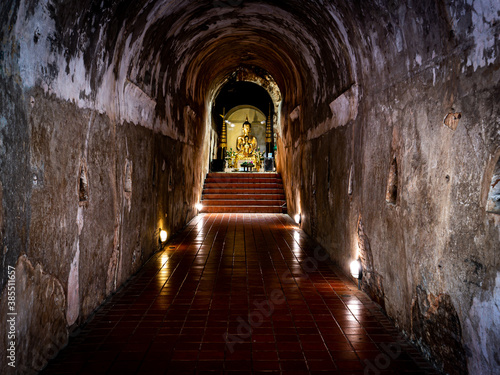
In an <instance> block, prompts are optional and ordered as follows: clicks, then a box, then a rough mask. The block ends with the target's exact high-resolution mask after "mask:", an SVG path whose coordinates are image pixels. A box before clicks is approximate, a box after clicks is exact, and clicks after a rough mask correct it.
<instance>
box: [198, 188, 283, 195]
mask: <svg viewBox="0 0 500 375" xmlns="http://www.w3.org/2000/svg"><path fill="white" fill-rule="evenodd" d="M205 194H283V189H282V188H281V189H229V188H225V189H216V188H210V189H204V190H203V195H205Z"/></svg>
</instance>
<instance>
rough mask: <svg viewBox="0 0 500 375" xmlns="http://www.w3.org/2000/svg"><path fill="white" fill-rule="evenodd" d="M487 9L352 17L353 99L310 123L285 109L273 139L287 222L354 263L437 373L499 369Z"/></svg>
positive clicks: (494, 64) (499, 78)
mask: <svg viewBox="0 0 500 375" xmlns="http://www.w3.org/2000/svg"><path fill="white" fill-rule="evenodd" d="M499 10H500V9H499V8H498V4H494V3H493V2H476V1H472V2H469V3H468V4H465V3H460V2H454V3H453V4H446V5H444V4H435V3H434V2H419V5H417V4H416V3H414V4H406V5H404V4H399V5H396V3H393V6H392V7H391V4H389V3H388V5H387V8H386V9H384V8H379V11H380V12H373V14H372V15H365V16H364V17H361V18H360V19H362V20H363V21H364V22H360V24H359V26H358V27H359V30H364V31H365V35H366V36H364V37H362V42H361V41H360V40H359V39H357V38H355V37H354V36H352V37H351V39H350V40H351V41H354V43H356V44H362V45H363V46H365V48H354V50H355V51H356V57H355V59H356V60H357V66H359V69H360V72H359V74H358V75H357V77H358V78H357V81H356V85H357V86H358V94H357V101H358V102H357V103H356V102H355V101H352V100H351V101H350V103H348V102H347V101H346V104H348V105H345V106H337V105H336V106H335V110H334V108H332V114H331V115H330V118H328V119H327V120H325V121H324V122H321V123H319V124H318V123H314V122H313V121H311V120H310V119H311V118H312V117H313V112H314V108H311V107H307V106H305V105H304V106H301V107H300V116H298V117H297V115H296V113H294V112H291V111H290V113H285V114H284V115H283V124H282V126H283V137H282V138H281V140H280V143H279V144H280V148H279V150H280V156H281V158H280V160H279V162H280V163H279V166H280V171H281V172H282V174H283V176H284V181H285V185H286V193H287V200H288V203H289V212H290V214H292V215H293V214H295V213H296V212H301V213H302V227H303V228H304V230H305V231H306V232H308V233H309V234H311V235H312V236H313V237H315V238H316V239H317V240H318V241H319V242H320V243H321V244H322V245H324V246H325V247H326V248H327V249H329V251H330V254H331V257H332V259H333V260H334V261H335V262H337V263H338V264H339V265H340V266H342V267H343V268H344V270H345V271H346V273H348V272H349V263H350V261H352V260H353V259H355V258H358V257H359V258H360V259H361V261H362V264H363V269H364V279H363V284H362V287H363V289H364V290H365V291H366V292H367V293H368V294H369V295H370V296H371V297H372V298H373V299H374V300H375V301H377V302H379V304H380V305H381V306H382V307H383V308H384V309H385V311H386V312H387V314H388V315H389V317H391V319H393V320H394V322H395V324H396V325H397V326H398V327H399V328H400V329H401V330H402V331H403V332H404V333H405V334H406V335H407V336H408V337H409V338H411V339H412V340H413V341H414V343H415V344H416V345H418V346H419V347H420V348H421V350H422V351H423V352H424V353H425V354H426V355H427V356H428V357H429V358H430V359H431V360H432V361H433V362H434V363H435V364H436V366H437V367H438V368H440V369H442V370H443V371H445V372H446V373H450V374H462V373H468V372H469V373H471V374H494V373H496V372H497V371H498V368H500V361H499V359H500V358H499V357H498V355H497V354H496V352H497V351H498V349H499V348H500V336H499V334H498V332H500V330H499V328H500V310H499V309H500V300H499V299H498V280H499V277H500V262H499V259H500V258H499V257H498V254H499V253H498V251H499V250H498V249H500V216H499V215H498V214H494V213H488V212H487V210H486V203H487V202H486V201H487V195H488V191H489V188H490V184H491V181H492V174H493V170H494V166H495V164H496V163H497V160H498V158H499V155H500V122H499V119H500V107H499V106H498V103H497V102H498V98H499V97H500V86H499V82H500V74H499V71H500V70H499V67H500V61H499V60H498V57H497V56H498V51H499V48H500V45H499V43H498V32H499V28H498V25H499V23H498V20H499V17H498V14H499V13H498V12H499ZM378 17H379V18H380V19H381V20H383V21H382V22H380V20H378V21H377V18H378ZM358 20H359V19H358ZM353 33H354V32H353ZM495 35H496V37H495ZM360 62H362V64H361V63H360ZM353 65H355V64H354V63H353ZM360 65H362V67H361V66H360ZM344 101H345V100H344ZM356 106H357V107H356ZM331 107H334V106H332V105H331ZM353 113H354V114H355V115H353ZM339 118H340V119H342V118H345V119H347V121H339ZM301 129H308V131H307V132H304V131H301ZM293 134H298V136H293ZM351 175H352V176H353V177H352V180H351V181H350V176H351ZM350 186H351V189H350ZM349 190H351V192H350V191H349ZM361 223H362V226H361V225H360V224H361ZM493 348H496V349H493Z"/></svg>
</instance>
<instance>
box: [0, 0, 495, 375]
mask: <svg viewBox="0 0 500 375" xmlns="http://www.w3.org/2000/svg"><path fill="white" fill-rule="evenodd" d="M499 19H500V6H499V5H498V2H497V1H494V0H467V1H462V0H456V1H448V2H442V1H438V2H436V1H430V0H429V1H411V0H408V1H402V2H396V1H388V2H380V1H376V0H369V1H368V0H367V1H363V2H344V1H330V2H323V1H319V0H318V1H316V0H314V1H308V2H304V1H272V2H270V1H269V2H268V1H253V0H248V1H242V0H238V1H208V0H206V1H196V2H193V1H187V0H179V1H174V2H171V1H161V0H158V1H149V2H148V1H137V0H110V1H103V2H94V1H90V0H84V1H64V2H57V1H52V0H44V1H33V0H7V1H3V2H2V4H1V5H0V46H1V49H0V197H1V205H0V230H1V233H2V236H1V243H0V245H1V249H2V252H1V254H2V269H1V275H0V276H1V279H0V290H2V294H1V303H0V312H1V315H2V316H3V317H4V316H6V313H7V308H8V304H7V301H8V285H9V284H8V280H9V275H12V274H13V273H12V272H11V273H10V274H9V271H12V269H15V277H16V288H17V290H16V309H17V311H18V312H19V315H18V317H17V322H16V334H17V337H18V339H19V338H20V337H23V339H22V340H18V347H17V356H16V365H17V371H18V372H25V373H29V372H34V371H37V370H39V369H41V368H43V366H44V365H45V363H46V362H47V360H48V359H50V358H51V357H53V356H54V355H55V354H56V353H57V351H58V350H59V349H60V348H61V347H62V346H64V345H65V343H66V342H67V339H68V335H69V332H70V331H71V330H72V329H73V327H75V325H78V324H81V323H82V322H84V321H85V320H86V319H87V318H88V317H89V316H90V314H91V313H92V311H94V310H95V309H96V308H97V307H98V306H99V305H100V303H101V302H102V301H104V300H105V299H106V298H107V296H109V295H110V294H112V293H113V292H114V291H115V290H116V289H117V288H119V286H120V285H121V284H122V283H123V282H125V281H126V280H127V278H128V277H130V276H131V275H132V274H133V273H134V272H135V271H137V269H138V268H139V267H140V266H141V265H142V264H143V263H144V262H145V261H146V260H147V259H148V257H149V256H150V255H151V254H152V253H153V252H154V251H155V250H156V249H157V248H158V232H159V228H162V229H166V230H167V231H168V233H169V234H170V235H171V234H173V233H174V232H175V231H176V230H178V229H179V228H181V227H182V226H184V225H185V224H186V223H187V222H188V221H189V220H190V219H191V218H192V217H193V216H194V215H196V210H195V208H194V205H195V203H196V202H198V200H199V197H200V193H201V188H202V183H203V178H204V175H205V173H206V171H207V168H208V161H209V145H208V144H209V141H210V139H211V138H213V135H214V134H213V133H214V128H213V126H212V113H211V108H212V101H213V99H214V98H215V97H216V95H217V93H218V92H219V91H220V89H221V88H222V87H223V85H224V84H225V83H226V82H228V81H230V80H240V81H249V82H254V83H258V84H260V85H261V86H263V87H264V88H265V89H266V90H267V91H268V92H269V94H270V97H271V98H273V99H274V101H275V111H276V113H277V114H278V116H277V123H276V130H277V132H278V160H277V165H278V170H279V171H280V172H281V174H282V176H283V179H284V184H285V189H286V195H287V203H288V210H289V214H291V215H294V214H296V213H299V212H300V213H301V214H302V224H301V225H302V227H303V228H304V229H305V230H306V231H307V232H308V233H309V234H310V235H311V236H312V237H314V238H315V239H316V240H317V241H318V242H320V243H321V244H322V245H323V246H324V247H325V248H326V249H327V250H328V251H329V253H330V255H331V258H332V259H333V260H334V261H336V262H337V263H338V264H339V265H340V266H341V267H343V268H344V269H345V270H346V272H348V267H349V263H350V261H351V260H352V259H354V258H356V257H358V256H359V257H360V259H361V261H362V265H363V270H364V278H363V283H362V285H363V288H364V290H366V291H367V293H369V294H370V296H371V297H372V298H373V299H374V300H376V301H377V302H378V303H379V304H380V305H381V307H382V308H384V309H385V311H386V312H387V314H388V316H389V317H390V318H391V319H393V320H394V322H395V324H396V325H397V326H398V327H399V328H400V329H401V330H402V331H403V332H404V333H405V334H406V335H407V336H408V337H409V338H411V339H412V340H413V342H414V343H416V344H417V345H418V346H419V347H420V348H421V349H422V351H423V352H424V353H425V354H426V355H428V356H429V358H431V359H432V360H433V361H434V363H435V364H436V366H437V367H438V368H440V369H443V370H444V371H445V372H448V373H456V374H463V373H471V374H494V373H496V372H498V369H499V368H500V358H499V356H498V353H499V352H500V350H499V349H500V310H499V308H500V307H499V306H500V259H499V249H500V229H499V228H500V226H499V225H500V224H499V223H500V217H499V215H498V214H497V213H490V212H487V211H488V210H487V209H486V208H487V207H489V206H491V203H488V197H489V196H490V197H491V196H492V195H491V194H490V187H491V185H492V183H493V184H494V183H495V181H494V178H493V176H494V171H495V168H496V167H495V166H496V165H497V162H498V158H499V156H500V121H499V119H500V109H499V105H498V99H499V98H500V85H499V81H500V70H499V67H500V62H499V58H498V55H499V52H500V51H499V48H500V43H499V41H498V40H499V38H498V35H499V28H500V26H499ZM9 267H13V268H9ZM0 327H1V328H0V331H1V332H0V335H1V337H5V336H6V334H7V333H6V332H5V331H6V330H7V329H8V326H7V325H4V324H2V325H0ZM5 345H6V342H5V340H1V341H0V352H2V353H4V352H5V351H6V347H5ZM0 368H1V369H2V371H4V370H5V371H11V372H12V369H11V368H9V366H8V364H7V363H6V358H5V357H4V356H1V357H0Z"/></svg>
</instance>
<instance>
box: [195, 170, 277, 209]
mask: <svg viewBox="0 0 500 375" xmlns="http://www.w3.org/2000/svg"><path fill="white" fill-rule="evenodd" d="M201 203H202V205H203V208H202V209H201V210H200V212H202V213H259V212H260V213H283V212H286V207H285V208H284V207H283V206H285V205H286V200H285V194H284V191H283V180H282V179H281V176H280V175H279V174H278V173H259V172H238V173H223V172H215V173H209V174H207V176H206V179H205V184H204V187H203V192H202V199H201Z"/></svg>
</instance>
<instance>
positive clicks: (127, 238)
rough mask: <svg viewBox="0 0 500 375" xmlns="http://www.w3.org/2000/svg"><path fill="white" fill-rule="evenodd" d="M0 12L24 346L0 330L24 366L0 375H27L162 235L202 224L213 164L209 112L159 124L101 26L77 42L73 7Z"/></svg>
mask: <svg viewBox="0 0 500 375" xmlns="http://www.w3.org/2000/svg"><path fill="white" fill-rule="evenodd" d="M82 5H83V4H82ZM1 11H2V13H1V17H0V18H1V19H2V26H1V27H2V33H1V35H0V41H1V46H2V48H1V55H0V87H1V90H0V106H1V114H0V146H1V147H0V153H1V158H0V162H1V168H0V181H1V183H0V186H1V189H0V191H1V194H0V197H1V198H2V199H1V206H0V208H1V209H0V212H1V215H0V218H1V219H0V229H1V231H2V239H1V241H2V242H1V245H2V247H1V249H2V267H1V283H0V290H2V295H1V297H0V298H1V299H0V311H1V315H2V319H3V320H4V319H5V317H6V316H7V315H6V314H7V311H8V310H7V309H8V308H9V305H8V301H9V299H8V288H7V287H6V285H7V281H8V280H9V278H8V276H9V275H15V285H16V300H15V302H16V305H15V312H17V316H15V318H16V321H15V326H14V327H15V338H14V339H13V340H7V337H8V336H7V334H8V333H10V331H9V329H10V326H9V325H7V324H4V323H5V322H4V321H3V322H2V324H0V337H1V338H2V339H1V340H0V350H1V352H2V353H7V349H8V348H9V347H10V341H14V343H15V348H16V349H15V361H14V363H15V365H16V367H15V368H13V367H11V366H9V364H8V363H9V362H10V361H9V360H7V358H6V356H5V355H4V354H2V356H0V372H1V373H6V374H9V373H12V374H14V373H16V374H22V373H34V372H36V371H39V370H41V369H42V368H43V367H44V366H45V364H46V363H47V360H49V359H50V358H52V357H54V356H55V355H56V354H57V352H58V351H59V349H60V348H62V347H63V346H64V345H65V344H66V342H67V340H68V335H69V331H70V330H71V329H72V327H73V326H74V325H78V324H81V323H82V322H84V321H85V320H86V319H87V318H88V317H89V315H90V314H91V313H92V312H93V311H94V310H95V309H96V308H97V307H98V306H99V305H100V304H101V303H102V302H103V301H104V300H105V299H106V297H108V296H109V295H110V294H112V293H113V292H114V291H116V290H117V288H119V287H120V285H121V284H123V282H124V281H126V280H127V279H128V278H129V277H130V276H131V275H132V274H133V273H135V272H136V271H137V270H138V269H139V268H140V267H141V265H142V264H143V263H144V262H145V261H146V260H147V259H148V258H149V257H150V255H151V254H152V253H153V252H155V251H156V250H157V249H158V248H159V243H158V234H159V230H160V228H161V229H164V230H166V231H167V232H168V234H169V235H172V234H173V233H175V231H176V230H178V229H180V228H182V227H183V226H184V225H185V224H186V223H187V222H188V221H189V220H190V219H191V218H192V217H193V216H194V215H196V210H195V208H194V205H195V203H196V202H197V201H198V200H199V191H200V190H201V184H202V182H203V181H202V173H203V169H204V168H205V169H206V167H204V166H205V164H207V163H206V160H205V159H206V156H205V155H204V154H202V152H200V151H199V149H200V148H201V147H200V145H201V144H202V142H203V137H204V133H203V132H202V131H201V130H200V131H198V130H197V129H203V126H202V124H203V121H204V120H203V112H202V113H200V114H197V113H195V112H193V111H192V110H190V109H189V107H188V106H185V105H184V104H182V106H181V107H180V108H177V107H176V105H174V104H172V108H174V109H176V110H177V109H178V110H179V113H176V115H175V120H172V119H171V118H168V119H167V118H166V117H165V116H163V117H161V116H160V114H159V113H158V112H157V111H156V110H155V105H156V102H155V100H154V99H152V98H151V97H150V96H149V95H148V94H146V93H145V92H144V91H142V89H140V88H139V86H137V85H136V84H133V83H132V82H131V81H130V79H132V78H133V77H132V76H131V75H130V74H125V75H124V76H122V75H120V73H119V71H118V69H119V68H117V66H118V65H120V64H121V66H123V65H125V66H126V65H127V60H126V58H127V57H130V55H125V56H124V57H123V58H122V56H118V57H117V60H118V62H117V63H116V65H115V63H112V62H111V61H112V58H111V56H112V54H111V51H110V50H106V46H105V44H104V43H105V38H104V37H103V35H102V34H103V30H102V29H101V37H102V39H99V32H98V33H97V36H96V34H92V35H86V36H88V37H94V36H95V37H96V39H89V40H87V41H83V40H81V39H79V41H78V43H76V44H75V43H73V41H74V37H75V36H74V35H73V34H74V32H75V31H74V30H71V27H73V25H71V23H70V22H71V20H72V19H73V17H77V16H78V15H77V14H74V13H72V14H70V13H71V12H73V11H74V9H72V10H71V11H69V10H67V9H66V10H63V8H62V7H59V6H56V5H53V4H51V3H48V2H47V3H46V2H22V1H20V2H16V1H13V2H7V3H5V4H4V3H2V5H1ZM76 13H78V12H76ZM83 14H85V12H83ZM66 16H67V17H69V18H68V19H65V20H63V18H64V17H66ZM87 16H88V14H87ZM65 22H68V24H65ZM84 26H85V27H86V26H87V25H84ZM65 27H68V28H65ZM93 27H95V28H96V30H97V31H98V30H99V25H98V24H95V25H94V26H93ZM97 31H96V32H97ZM78 38H85V36H84V34H83V33H82V32H81V30H80V33H79V36H78ZM89 43H90V44H89ZM94 43H95V44H94ZM89 49H90V50H89ZM104 55H106V56H107V57H106V58H105V59H103V56H104ZM89 56H90V57H89ZM120 58H121V60H120ZM108 59H109V60H108ZM109 72H111V73H109ZM206 153H208V152H206ZM178 186H182V187H183V188H182V189H179V188H176V187H178ZM9 270H11V271H12V273H11V274H9Z"/></svg>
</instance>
